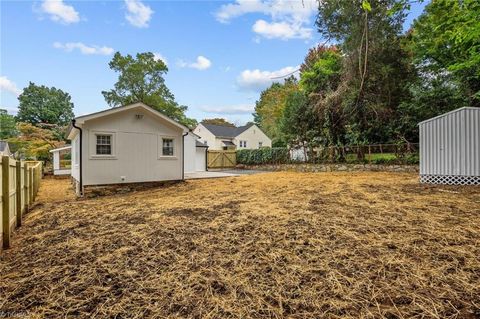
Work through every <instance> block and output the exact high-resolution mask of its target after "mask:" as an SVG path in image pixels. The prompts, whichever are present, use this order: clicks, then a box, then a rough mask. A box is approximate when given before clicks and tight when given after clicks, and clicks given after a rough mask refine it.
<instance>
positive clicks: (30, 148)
mask: <svg viewBox="0 0 480 319" xmlns="http://www.w3.org/2000/svg"><path fill="white" fill-rule="evenodd" d="M16 129H17V131H18V135H17V136H15V137H12V138H10V139H9V140H8V142H9V143H12V144H13V146H14V148H15V149H16V150H17V152H19V153H20V155H21V156H23V157H25V158H27V159H35V160H43V161H48V160H49V158H50V154H49V151H50V150H51V149H53V148H57V147H61V146H63V145H64V144H65V142H63V141H59V140H58V137H57V136H56V135H55V133H54V131H52V130H49V129H45V128H41V127H38V126H35V125H32V124H30V123H18V124H17V128H16Z"/></svg>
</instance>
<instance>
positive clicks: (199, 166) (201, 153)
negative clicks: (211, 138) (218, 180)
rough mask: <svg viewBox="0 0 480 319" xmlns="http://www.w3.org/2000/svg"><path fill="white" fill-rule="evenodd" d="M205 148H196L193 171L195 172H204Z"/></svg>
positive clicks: (205, 166)
mask: <svg viewBox="0 0 480 319" xmlns="http://www.w3.org/2000/svg"><path fill="white" fill-rule="evenodd" d="M206 152H207V148H206V147H197V149H196V155H195V170H196V171H197V172H204V171H205V170H206V168H207V163H206V160H207V156H206Z"/></svg>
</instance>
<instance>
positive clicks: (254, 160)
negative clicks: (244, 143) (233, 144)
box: [237, 147, 289, 165]
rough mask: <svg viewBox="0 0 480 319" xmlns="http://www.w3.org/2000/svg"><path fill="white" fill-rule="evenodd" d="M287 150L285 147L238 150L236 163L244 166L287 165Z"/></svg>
mask: <svg viewBox="0 0 480 319" xmlns="http://www.w3.org/2000/svg"><path fill="white" fill-rule="evenodd" d="M288 162H289V155H288V149H287V148H285V147H273V148H270V147H263V148H259V149H256V150H238V151H237V163H238V164H245V165H260V164H281V163H288Z"/></svg>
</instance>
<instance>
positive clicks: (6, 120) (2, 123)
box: [0, 109, 17, 140]
mask: <svg viewBox="0 0 480 319" xmlns="http://www.w3.org/2000/svg"><path fill="white" fill-rule="evenodd" d="M15 123H16V122H15V116H13V115H10V114H8V112H7V110H2V109H0V140H4V139H7V138H10V137H13V136H15V135H17V131H16V129H15Z"/></svg>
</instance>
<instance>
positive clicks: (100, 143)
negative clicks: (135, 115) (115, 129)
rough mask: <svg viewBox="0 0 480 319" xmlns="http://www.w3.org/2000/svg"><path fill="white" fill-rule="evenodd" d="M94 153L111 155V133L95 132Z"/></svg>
mask: <svg viewBox="0 0 480 319" xmlns="http://www.w3.org/2000/svg"><path fill="white" fill-rule="evenodd" d="M95 136H96V145H95V154H96V155H112V135H107V134H96V135H95Z"/></svg>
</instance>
